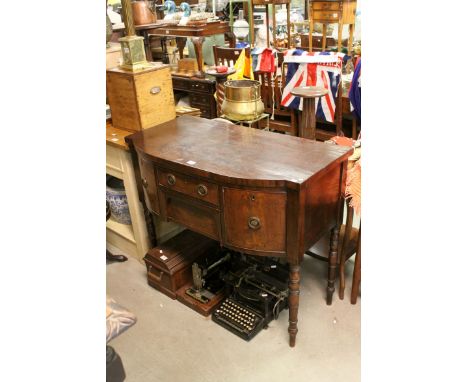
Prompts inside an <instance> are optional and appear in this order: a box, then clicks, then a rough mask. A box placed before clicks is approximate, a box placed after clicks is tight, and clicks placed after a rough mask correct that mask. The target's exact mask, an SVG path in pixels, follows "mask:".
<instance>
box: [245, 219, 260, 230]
mask: <svg viewBox="0 0 468 382" xmlns="http://www.w3.org/2000/svg"><path fill="white" fill-rule="evenodd" d="M247 224H248V226H249V228H250V229H253V230H257V229H259V228H260V219H259V218H257V217H256V216H251V217H249V220H248V223H247Z"/></svg>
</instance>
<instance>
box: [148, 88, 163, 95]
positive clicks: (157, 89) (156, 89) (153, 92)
mask: <svg viewBox="0 0 468 382" xmlns="http://www.w3.org/2000/svg"><path fill="white" fill-rule="evenodd" d="M160 92H161V88H160V87H159V86H155V87H154V88H151V90H150V93H151V94H153V95H154V94H158V93H160Z"/></svg>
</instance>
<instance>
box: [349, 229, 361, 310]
mask: <svg viewBox="0 0 468 382" xmlns="http://www.w3.org/2000/svg"><path fill="white" fill-rule="evenodd" d="M360 285H361V226H359V237H358V244H357V251H356V259H355V260H354V272H353V286H352V288H351V304H356V301H357V295H358V293H359V286H360Z"/></svg>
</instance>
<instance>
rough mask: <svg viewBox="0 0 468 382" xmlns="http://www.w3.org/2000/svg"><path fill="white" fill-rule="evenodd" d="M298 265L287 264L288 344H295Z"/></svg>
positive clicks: (297, 306) (297, 305) (297, 307)
mask: <svg viewBox="0 0 468 382" xmlns="http://www.w3.org/2000/svg"><path fill="white" fill-rule="evenodd" d="M299 271H300V266H299V265H290V266H289V300H288V303H289V328H288V332H289V346H291V347H294V346H296V334H297V313H298V311H299V280H300V274H299Z"/></svg>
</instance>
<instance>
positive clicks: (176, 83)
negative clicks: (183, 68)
mask: <svg viewBox="0 0 468 382" xmlns="http://www.w3.org/2000/svg"><path fill="white" fill-rule="evenodd" d="M172 86H173V87H174V89H177V90H189V89H190V83H189V81H187V80H181V79H179V78H174V77H172Z"/></svg>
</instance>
